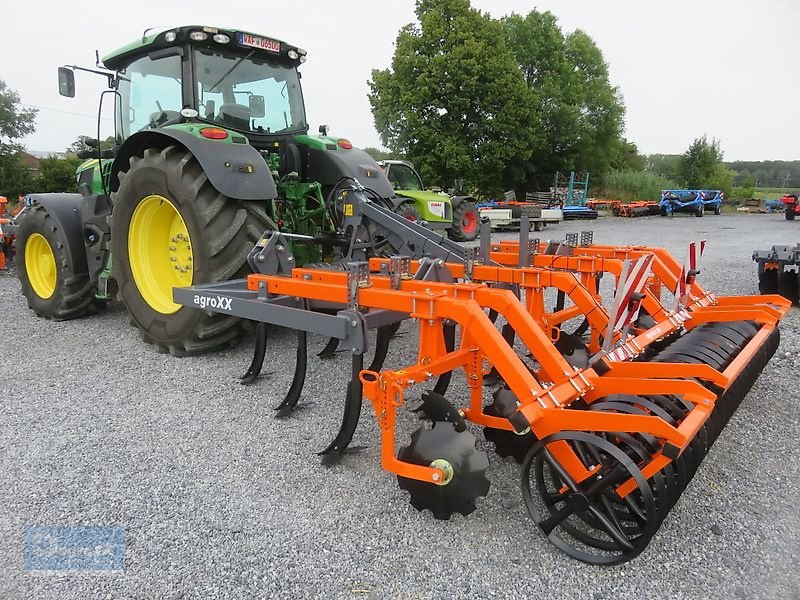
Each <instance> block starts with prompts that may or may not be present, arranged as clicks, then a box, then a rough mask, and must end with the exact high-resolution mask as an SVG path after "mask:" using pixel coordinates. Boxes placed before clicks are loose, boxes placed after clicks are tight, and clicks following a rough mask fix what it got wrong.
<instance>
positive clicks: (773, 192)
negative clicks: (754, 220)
mask: <svg viewBox="0 0 800 600" xmlns="http://www.w3.org/2000/svg"><path fill="white" fill-rule="evenodd" d="M784 194H797V195H799V196H800V187H788V188H780V187H757V188H755V190H754V191H753V197H754V198H780V197H781V196H783V195H784Z"/></svg>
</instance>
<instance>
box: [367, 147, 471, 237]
mask: <svg viewBox="0 0 800 600" xmlns="http://www.w3.org/2000/svg"><path fill="white" fill-rule="evenodd" d="M378 164H379V165H380V166H381V168H382V169H383V171H384V173H386V177H388V178H389V182H390V183H391V184H392V187H393V188H394V192H395V194H397V195H398V196H400V197H401V198H406V199H407V201H406V202H403V203H402V204H399V205H398V206H397V208H396V209H395V212H396V213H398V214H399V215H402V216H404V217H406V218H407V219H409V220H411V221H418V220H423V221H425V222H426V224H427V226H428V227H429V228H431V229H446V230H447V234H448V235H449V236H450V237H451V238H452V239H454V240H456V241H460V242H470V241H472V240H474V239H475V238H477V237H478V232H479V230H480V217H479V216H478V207H477V206H476V204H475V199H474V198H472V197H471V196H456V195H453V196H449V195H445V194H442V193H440V192H434V191H431V190H426V189H425V186H423V185H422V178H421V177H420V176H419V173H417V171H416V169H414V165H413V164H411V163H410V162H408V161H406V160H382V161H380V162H378Z"/></svg>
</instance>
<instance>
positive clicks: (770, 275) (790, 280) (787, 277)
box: [753, 244, 800, 304]
mask: <svg viewBox="0 0 800 600" xmlns="http://www.w3.org/2000/svg"><path fill="white" fill-rule="evenodd" d="M753 260H754V261H755V262H756V263H757V264H758V291H759V292H761V293H762V294H780V295H781V296H783V297H784V298H787V299H788V300H790V301H791V302H793V303H795V304H797V303H798V296H800V288H799V287H798V276H797V275H798V270H800V244H796V245H795V246H794V247H792V246H773V247H772V249H771V250H756V251H755V252H753Z"/></svg>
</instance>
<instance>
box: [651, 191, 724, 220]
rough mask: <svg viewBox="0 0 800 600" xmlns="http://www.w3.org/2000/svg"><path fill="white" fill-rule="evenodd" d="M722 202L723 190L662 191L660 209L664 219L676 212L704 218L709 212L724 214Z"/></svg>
mask: <svg viewBox="0 0 800 600" xmlns="http://www.w3.org/2000/svg"><path fill="white" fill-rule="evenodd" d="M722 200H723V196H722V191H721V190H662V192H661V202H660V203H659V208H660V211H661V216H662V217H666V216H667V215H670V216H671V215H673V214H674V213H676V212H688V213H692V214H694V216H695V217H702V216H703V215H704V214H705V213H706V211H707V210H712V211H714V214H715V215H718V214H720V212H722Z"/></svg>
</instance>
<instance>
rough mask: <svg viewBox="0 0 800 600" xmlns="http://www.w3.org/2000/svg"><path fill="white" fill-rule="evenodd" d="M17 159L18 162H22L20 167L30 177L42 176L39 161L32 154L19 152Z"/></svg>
mask: <svg viewBox="0 0 800 600" xmlns="http://www.w3.org/2000/svg"><path fill="white" fill-rule="evenodd" d="M19 159H20V162H22V166H23V167H25V169H27V170H28V171H30V172H31V174H32V175H36V176H39V175H41V174H42V168H41V165H40V164H39V159H38V158H37V157H36V156H34V155H33V154H30V153H28V152H20V153H19Z"/></svg>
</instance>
